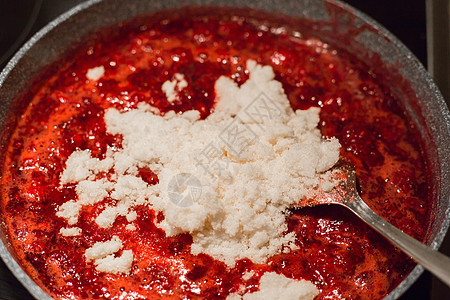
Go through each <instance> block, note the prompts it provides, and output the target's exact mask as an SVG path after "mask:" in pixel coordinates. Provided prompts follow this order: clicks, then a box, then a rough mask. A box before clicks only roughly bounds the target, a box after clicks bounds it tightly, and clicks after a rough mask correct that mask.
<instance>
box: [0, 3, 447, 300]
mask: <svg viewBox="0 0 450 300" xmlns="http://www.w3.org/2000/svg"><path fill="white" fill-rule="evenodd" d="M325 3H327V4H329V5H333V6H338V7H341V8H343V9H344V10H346V11H347V12H348V13H350V14H352V15H354V16H355V17H356V23H357V24H368V25H369V26H371V27H373V28H376V29H377V30H378V33H377V34H375V33H373V32H369V31H365V32H363V33H362V34H360V35H359V36H357V37H356V39H357V40H358V41H359V42H360V43H362V44H363V45H365V46H367V48H368V49H370V50H371V51H373V52H375V53H378V54H379V55H380V57H381V58H382V59H383V61H385V62H387V63H388V64H396V65H398V66H399V69H398V70H399V72H400V73H401V74H402V75H403V77H404V78H405V79H407V80H408V81H409V82H410V83H411V85H412V86H413V89H414V92H415V93H416V95H417V98H418V99H419V104H420V110H421V111H422V115H423V118H424V123H425V124H424V125H425V126H420V125H419V128H420V129H421V131H422V134H423V135H424V138H425V141H426V143H427V144H428V145H429V148H430V149H431V152H430V153H429V155H430V157H431V159H432V161H433V166H432V167H433V173H434V174H433V176H434V177H435V178H437V180H436V183H435V190H436V201H435V203H434V207H433V210H434V212H435V214H434V217H433V219H434V221H433V222H432V224H431V226H430V228H429V242H428V243H429V244H430V246H431V247H432V248H433V249H437V248H438V247H439V246H440V244H441V243H442V241H443V239H444V236H445V234H446V232H447V229H448V226H449V223H450V115H449V111H448V108H447V106H446V104H445V102H444V99H443V98H442V95H441V93H440V92H439V90H438V88H437V87H436V85H435V83H434V82H433V80H432V78H431V76H430V75H429V74H428V73H427V71H426V70H425V69H424V67H423V66H422V65H421V64H420V62H419V61H418V60H417V58H416V57H415V56H414V55H413V54H412V53H411V52H410V51H409V50H408V49H407V48H406V47H405V46H404V45H403V44H402V43H401V42H400V41H399V40H398V39H397V38H395V37H394V36H393V35H392V34H391V33H389V32H388V31H387V30H386V29H384V28H383V27H382V26H380V25H379V24H378V23H376V22H375V21H373V20H372V19H371V18H369V17H367V16H366V15H364V14H362V13H361V12H359V11H357V10H355V9H354V8H352V7H350V6H348V5H346V4H343V3H341V2H339V1H335V0H325ZM184 5H214V6H237V7H243V6H245V7H251V8H254V9H263V10H266V11H270V12H279V13H283V14H287V15H292V16H298V17H306V18H309V19H314V20H328V19H329V16H328V12H327V10H326V9H325V6H324V2H323V1H322V0H303V1H300V0H299V1H288V0H285V1H283V0H276V1H249V0H244V1H243V0H217V1H214V0H180V1H164V0H161V1H140V0H104V1H101V0H90V1H87V2H84V3H82V4H80V5H78V6H76V7H74V8H73V9H71V10H69V11H68V12H66V13H64V14H63V15H61V16H60V17H58V18H57V19H56V20H54V21H53V22H51V23H49V24H48V25H47V26H45V27H44V28H43V29H42V30H40V31H39V32H38V33H37V34H35V35H34V36H33V37H32V38H31V39H30V40H29V41H28V42H27V43H26V44H25V45H24V46H23V47H22V48H21V49H20V50H19V51H18V52H17V53H16V55H15V56H14V57H13V58H12V59H11V61H10V62H9V63H8V65H7V66H6V67H5V69H4V70H3V71H2V73H1V74H0V122H1V123H2V124H3V127H2V128H3V129H4V128H5V126H6V125H5V122H4V121H5V118H6V116H7V115H8V113H9V110H10V109H11V107H13V105H12V103H11V100H12V99H14V98H16V97H17V95H20V93H21V92H22V91H23V90H25V89H26V88H27V87H28V84H29V80H30V78H33V77H34V76H35V75H36V74H37V73H38V72H39V71H40V70H41V69H42V68H43V67H45V66H46V65H48V64H49V63H51V62H54V61H55V60H56V59H57V58H58V57H60V56H61V55H63V54H64V52H65V50H66V49H67V48H68V47H69V45H71V44H73V43H76V41H77V40H79V39H80V38H81V37H83V36H85V35H86V34H88V33H89V32H91V31H92V30H94V29H97V28H101V27H104V26H108V25H112V24H115V23H117V22H120V21H123V20H126V19H129V18H131V17H133V16H135V15H138V14H143V13H146V12H153V11H157V10H161V9H167V8H174V7H179V6H184ZM405 105H406V107H407V109H408V110H409V112H410V114H411V115H412V116H413V119H414V120H416V121H417V122H419V123H421V122H420V121H419V119H420V118H419V117H417V112H416V111H415V110H414V109H413V108H412V106H411V105H409V104H408V103H405ZM426 129H428V130H426ZM4 132H6V131H5V130H3V133H4ZM1 138H2V140H0V149H2V148H3V145H4V141H5V140H7V138H8V136H6V135H5V134H2V137H1ZM430 145H431V146H430ZM0 238H1V242H0V255H1V257H2V259H3V260H4V262H5V263H6V265H7V266H8V268H9V269H10V270H11V271H12V273H13V274H14V275H15V276H16V277H17V279H18V280H19V281H20V282H21V283H22V284H23V285H24V287H25V288H26V289H27V290H28V291H29V292H30V293H31V294H32V295H33V296H34V297H35V298H37V299H50V297H49V296H47V295H46V294H45V293H44V292H43V291H42V290H41V289H40V288H39V287H38V286H37V285H36V284H35V283H34V282H33V280H32V279H31V278H30V277H28V275H27V274H26V273H25V272H24V271H23V270H22V268H21V267H20V266H19V265H18V263H17V262H16V260H15V258H14V254H13V253H12V252H10V250H11V248H10V245H9V243H8V238H7V237H6V236H5V234H4V233H3V232H2V231H1V230H0ZM422 272H423V268H422V267H421V266H416V267H415V268H414V270H413V271H412V272H411V274H410V275H409V276H408V277H407V278H405V279H404V280H403V281H402V282H401V283H400V284H399V285H398V286H397V288H396V289H395V290H393V291H392V292H391V293H390V294H389V295H388V296H387V297H386V298H385V299H397V298H398V297H399V296H400V295H401V294H403V292H404V291H406V290H407V289H408V288H409V287H410V286H411V285H412V284H413V282H414V281H415V280H416V279H417V278H418V277H419V275H420V274H421V273H422Z"/></svg>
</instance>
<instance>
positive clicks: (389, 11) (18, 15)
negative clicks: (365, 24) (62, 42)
mask: <svg viewBox="0 0 450 300" xmlns="http://www.w3.org/2000/svg"><path fill="white" fill-rule="evenodd" d="M80 2H82V0H44V1H42V0H35V1H32V0H19V1H12V0H0V69H2V68H3V67H4V66H5V65H6V63H7V61H8V60H9V58H11V56H12V55H13V54H14V52H15V51H16V50H17V49H18V48H19V47H20V46H21V45H22V44H23V43H24V42H25V41H26V40H28V38H29V37H31V35H32V34H34V33H35V32H36V31H38V30H39V29H40V28H42V27H43V26H45V25H46V24H47V23H48V22H50V21H51V20H53V19H54V18H55V17H56V16H58V15H59V14H61V13H62V12H64V11H66V10H67V9H69V8H70V7H72V6H74V5H76V4H78V3H80ZM345 2H347V3H349V4H350V5H352V6H353V7H356V8H358V9H359V10H361V11H362V12H364V13H366V14H367V15H369V16H371V17H372V18H373V19H375V20H376V21H378V22H379V23H381V24H382V25H383V26H385V27H386V28H387V29H388V30H390V31H391V32H392V33H393V34H394V35H395V36H397V37H398V38H399V39H400V40H401V41H402V42H403V43H404V44H405V45H406V46H407V47H408V48H409V49H410V50H411V51H412V52H413V53H414V54H415V55H416V56H417V58H418V59H419V60H420V61H421V62H422V64H423V65H424V66H425V67H426V66H427V44H426V22H425V0H346V1H345ZM449 244H450V243H449V238H447V239H446V241H445V242H444V245H443V247H442V250H441V251H443V252H445V253H446V254H447V255H449V253H450V252H449ZM449 298H450V289H449V288H448V287H446V286H445V285H443V284H442V283H441V282H439V281H438V280H437V279H435V278H432V276H431V275H430V274H429V273H428V272H424V274H423V275H422V276H421V277H420V278H419V280H417V282H416V283H415V284H414V285H413V286H412V288H410V289H409V290H408V291H407V292H406V293H405V294H404V295H403V297H402V298H401V300H410V299H411V300H419V299H420V300H427V299H429V300H437V299H449ZM2 299H8V300H13V299H14V300H16V299H24V300H27V299H33V298H32V297H31V296H30V295H29V294H28V293H27V292H26V290H25V289H24V288H23V287H22V286H21V285H20V283H19V282H18V281H17V280H16V279H15V278H14V276H13V275H11V273H10V272H9V271H8V270H7V268H6V267H5V265H4V264H3V262H2V261H0V300H2Z"/></svg>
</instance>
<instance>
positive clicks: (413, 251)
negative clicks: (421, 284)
mask: <svg viewBox="0 0 450 300" xmlns="http://www.w3.org/2000/svg"><path fill="white" fill-rule="evenodd" d="M343 205H345V206H347V207H348V208H349V209H350V210H351V211H353V212H354V213H355V214H356V215H357V216H358V217H359V218H361V219H362V220H363V221H364V222H366V223H367V224H368V225H370V226H371V227H372V228H373V229H375V230H376V231H378V232H379V233H381V234H382V235H383V236H384V237H386V238H387V239H388V240H390V241H391V242H392V243H393V244H394V245H395V246H397V247H398V248H400V249H401V250H403V251H404V252H405V253H406V254H408V255H410V256H411V257H412V258H413V259H414V260H415V261H416V262H418V263H419V264H421V265H422V266H423V267H424V268H425V269H427V270H428V271H430V272H431V273H433V274H434V275H435V276H436V277H438V278H439V279H440V280H442V281H443V282H444V283H445V284H447V285H448V286H450V258H449V257H447V256H445V255H444V254H442V253H439V252H438V251H435V250H432V249H431V248H429V247H427V246H425V245H424V244H422V243H420V242H419V241H417V240H415V239H413V238H412V237H410V236H409V235H407V234H405V233H403V232H402V231H401V230H399V229H397V228H396V227H394V226H393V225H391V224H389V223H388V222H386V221H385V220H383V219H382V218H381V217H380V216H378V215H377V214H376V213H375V212H374V211H373V210H372V209H371V208H370V207H369V206H367V204H366V203H364V201H363V200H362V199H361V198H360V197H359V196H358V197H356V196H355V197H353V199H352V201H349V202H347V203H344V204H343Z"/></svg>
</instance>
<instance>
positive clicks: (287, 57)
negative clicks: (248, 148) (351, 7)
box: [1, 8, 431, 299]
mask: <svg viewBox="0 0 450 300" xmlns="http://www.w3.org/2000/svg"><path fill="white" fill-rule="evenodd" d="M258 16H259V17H258ZM274 20H275V19H274ZM277 20H278V19H277ZM278 21H279V20H278ZM278 21H276V22H275V21H274V22H273V23H271V17H270V15H269V16H268V15H263V14H255V13H254V12H252V11H250V12H248V11H247V12H245V11H244V10H236V9H229V10H226V9H221V10H220V11H219V10H217V9H213V8H209V9H200V8H196V9H184V10H182V11H181V10H180V11H174V12H170V13H167V14H164V13H161V14H158V15H153V16H148V17H141V18H139V19H136V20H133V21H131V22H129V23H126V24H121V25H118V26H117V27H114V29H106V30H105V31H103V32H100V33H98V34H97V35H94V36H93V37H92V38H91V39H88V40H87V41H86V43H85V44H84V45H83V46H80V47H78V48H77V49H76V50H74V51H72V52H71V53H70V54H68V55H67V57H65V58H64V59H62V60H60V61H59V63H58V67H57V68H56V69H55V68H54V69H55V70H56V71H54V72H52V73H50V74H49V75H46V76H44V77H42V78H41V79H40V80H39V81H38V82H37V87H38V88H36V89H35V90H36V92H35V93H31V96H29V98H28V99H25V100H26V101H29V105H28V107H27V108H26V110H25V112H24V113H23V115H22V117H21V118H20V120H19V121H18V124H17V126H16V127H15V129H14V132H13V134H12V137H11V138H10V141H9V144H8V147H7V149H6V150H7V151H6V152H5V154H4V165H3V169H2V193H3V195H2V202H1V213H2V220H3V222H4V223H5V227H6V230H7V233H8V234H9V236H10V239H11V244H12V246H13V248H14V250H15V253H16V254H17V256H18V257H19V259H20V260H21V262H22V265H23V266H24V268H25V269H26V270H27V272H28V273H29V274H30V275H31V276H32V277H33V278H34V279H35V280H36V281H37V283H38V284H39V285H40V286H41V287H42V288H43V289H44V290H45V291H46V292H48V293H49V294H50V295H51V296H53V297H54V298H57V299H75V298H80V299H81V298H95V299H99V298H111V299H119V298H120V299H149V298H153V297H166V298H194V299H195V298H205V299H224V298H226V297H227V295H229V294H230V293H235V292H237V291H240V292H253V291H256V290H258V285H259V283H258V282H259V278H260V277H261V276H262V274H264V272H267V271H274V272H277V273H279V274H283V275H285V276H286V277H288V278H295V279H306V280H309V281H311V282H313V283H314V284H315V285H316V286H317V287H318V288H319V290H320V292H321V293H320V295H319V296H317V299H338V298H347V299H379V298H382V297H384V296H385V295H387V294H388V293H389V292H390V291H391V290H393V289H394V288H395V287H396V285H397V284H398V283H399V282H400V281H401V280H402V279H403V278H405V276H407V275H408V273H409V272H410V271H411V270H412V268H413V266H414V264H413V263H412V262H411V261H410V260H409V259H408V258H407V257H406V256H405V255H403V254H402V253H400V252H399V251H398V250H397V249H396V248H395V247H393V246H392V245H391V244H389V243H388V242H387V241H386V240H385V239H383V238H382V237H381V236H380V235H378V234H377V233H376V232H374V231H373V230H372V229H370V228H369V227H368V226H366V225H365V224H363V223H362V222H361V221H360V220H359V219H358V218H357V217H355V216H354V215H352V213H350V212H348V211H346V210H345V209H344V208H341V207H338V206H321V207H314V208H304V209H298V210H292V211H291V212H290V213H287V214H286V222H287V223H288V227H289V231H294V232H295V233H296V234H297V240H296V244H297V245H298V249H297V250H293V251H291V252H289V253H284V254H277V255H274V256H273V257H270V258H269V259H268V261H267V263H265V264H255V263H253V262H252V261H250V260H249V259H243V260H240V261H238V262H237V263H236V266H235V267H233V268H228V267H227V266H226V265H225V264H224V263H222V262H220V261H217V260H214V259H213V258H212V257H210V256H208V255H205V254H200V255H192V254H191V253H190V245H191V244H192V238H191V236H190V235H188V234H181V235H177V236H174V237H167V236H166V235H165V233H164V232H163V231H162V230H161V229H159V228H157V227H156V226H155V222H156V220H157V219H161V218H163V216H161V215H158V214H155V212H154V211H153V210H152V209H151V207H147V206H142V207H138V208H137V214H138V217H137V221H136V230H135V231H127V230H124V226H125V224H126V220H125V218H124V217H119V218H117V220H116V222H115V223H114V226H112V227H111V228H107V229H104V228H100V227H98V226H94V225H93V224H95V223H93V222H92V218H93V217H94V216H96V215H98V213H99V208H98V207H95V206H93V207H90V208H86V209H84V210H83V211H82V213H81V216H80V221H79V223H78V224H77V225H76V226H78V227H80V228H81V229H82V231H83V234H82V235H81V236H76V237H64V236H62V235H60V234H59V229H60V228H61V227H65V226H66V223H65V220H64V219H61V218H58V217H57V216H56V215H55V213H56V210H57V207H58V206H59V205H61V204H62V203H64V202H67V201H68V200H70V199H74V198H75V197H76V193H75V190H74V186H70V185H69V186H67V187H65V188H63V189H61V188H59V180H60V175H61V173H62V171H63V169H64V167H65V162H66V160H67V158H68V157H69V155H70V154H71V153H72V152H74V151H75V150H84V149H89V150H90V151H91V153H92V155H93V156H94V157H99V158H102V157H104V155H105V153H106V149H107V146H110V147H114V148H116V149H120V147H121V139H120V137H119V136H113V135H110V134H108V133H107V132H106V128H105V123H104V121H103V116H104V112H105V110H106V109H108V108H111V107H114V108H118V109H120V110H121V111H127V110H131V109H134V108H136V107H137V105H138V103H141V102H145V103H149V104H150V105H152V106H154V107H157V108H158V109H159V110H160V111H161V113H162V114H164V113H166V112H168V111H171V110H173V111H176V112H183V111H187V110H192V109H195V110H198V111H199V112H200V113H201V116H202V117H203V118H204V117H207V116H208V115H209V114H210V113H212V112H213V110H214V99H215V93H214V83H215V81H216V79H217V78H219V77H220V76H221V75H225V76H229V77H231V78H232V79H234V80H235V81H236V82H237V83H238V84H242V83H243V82H245V80H247V78H248V74H247V73H246V71H245V62H246V61H247V60H248V59H254V60H256V61H257V62H258V63H259V64H263V65H270V66H272V67H273V69H274V71H275V73H276V79H277V80H278V81H280V82H281V83H282V84H283V88H284V90H285V92H286V94H287V95H288V98H289V100H290V102H291V106H292V108H293V109H307V108H309V107H311V106H317V107H321V114H320V118H321V122H320V129H321V131H322V134H323V135H324V136H325V137H332V136H335V137H337V138H338V139H339V141H340V143H341V145H342V148H341V156H342V157H344V158H346V159H348V160H350V161H351V162H352V163H353V164H354V165H355V166H356V170H357V175H358V178H359V182H360V188H361V194H362V197H363V198H364V199H365V201H366V202H367V203H368V204H369V205H370V206H371V207H372V208H373V209H374V210H375V211H376V212H377V213H378V214H380V215H381V216H383V217H384V218H385V219H387V220H388V221H389V222H391V223H392V224H394V225H395V226H397V227H398V228H400V229H402V230H403V231H405V232H406V233H408V234H410V235H412V236H413V237H415V238H417V239H419V240H423V239H424V235H425V229H426V228H427V222H428V219H429V215H430V210H429V207H430V201H431V188H430V186H431V183H430V179H429V178H427V176H426V174H427V163H426V162H427V158H426V157H425V152H424V147H423V142H422V141H421V138H420V135H419V132H418V130H417V129H416V128H415V126H414V124H413V123H412V122H411V121H410V120H409V118H408V116H407V115H406V113H405V112H404V109H403V108H402V106H401V105H400V104H399V103H400V99H398V98H396V97H395V96H394V95H393V94H392V93H391V92H390V90H389V88H388V85H387V82H385V78H384V77H383V76H382V75H380V74H376V73H375V72H374V71H373V69H372V68H371V66H370V64H369V63H367V62H364V61H361V60H358V59H357V58H356V57H355V56H353V55H351V54H350V53H349V52H347V51H346V50H345V49H343V47H341V46H342V45H339V44H337V45H333V44H328V43H325V42H324V41H322V40H320V39H319V38H316V37H314V35H313V34H311V33H310V32H308V31H307V30H305V31H300V32H297V31H295V30H296V28H290V27H289V25H286V26H284V27H280V26H279V24H278V23H277V22H278ZM344 46H345V45H344ZM97 66H104V68H105V74H104V76H103V77H102V78H101V79H99V80H98V81H88V80H87V79H86V72H87V70H88V69H90V68H94V67H97ZM175 73H181V74H184V76H185V80H186V81H187V82H188V86H187V87H186V88H185V89H183V90H182V91H181V92H180V101H177V102H174V103H169V102H168V101H167V99H166V96H165V94H164V93H163V92H162V90H161V85H162V84H163V83H164V82H165V81H166V80H170V79H171V78H172V75H173V74H175ZM28 95H30V93H29V94H28ZM155 142H156V143H157V142H158V141H155ZM167 151H170V149H167ZM139 174H140V176H141V177H142V178H143V179H144V180H145V181H146V182H147V183H149V184H156V183H157V182H158V177H157V174H155V173H153V172H152V171H151V170H149V169H145V168H144V169H141V170H140V172H139ZM104 201H106V202H107V201H108V199H106V200H104ZM112 235H117V236H119V237H120V239H121V240H122V241H123V243H124V245H125V246H126V249H132V250H133V253H134V262H133V266H132V268H131V270H130V271H129V272H128V273H127V274H118V275H113V274H107V273H101V272H98V271H97V270H96V269H95V267H94V265H93V264H92V262H86V260H85V258H84V253H85V250H86V249H87V248H89V247H90V246H92V244H93V243H94V242H95V241H101V240H109V239H110V237H111V236H112ZM249 271H253V272H254V276H253V277H252V278H251V279H249V280H244V279H243V278H242V275H243V274H244V273H246V272H249Z"/></svg>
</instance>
